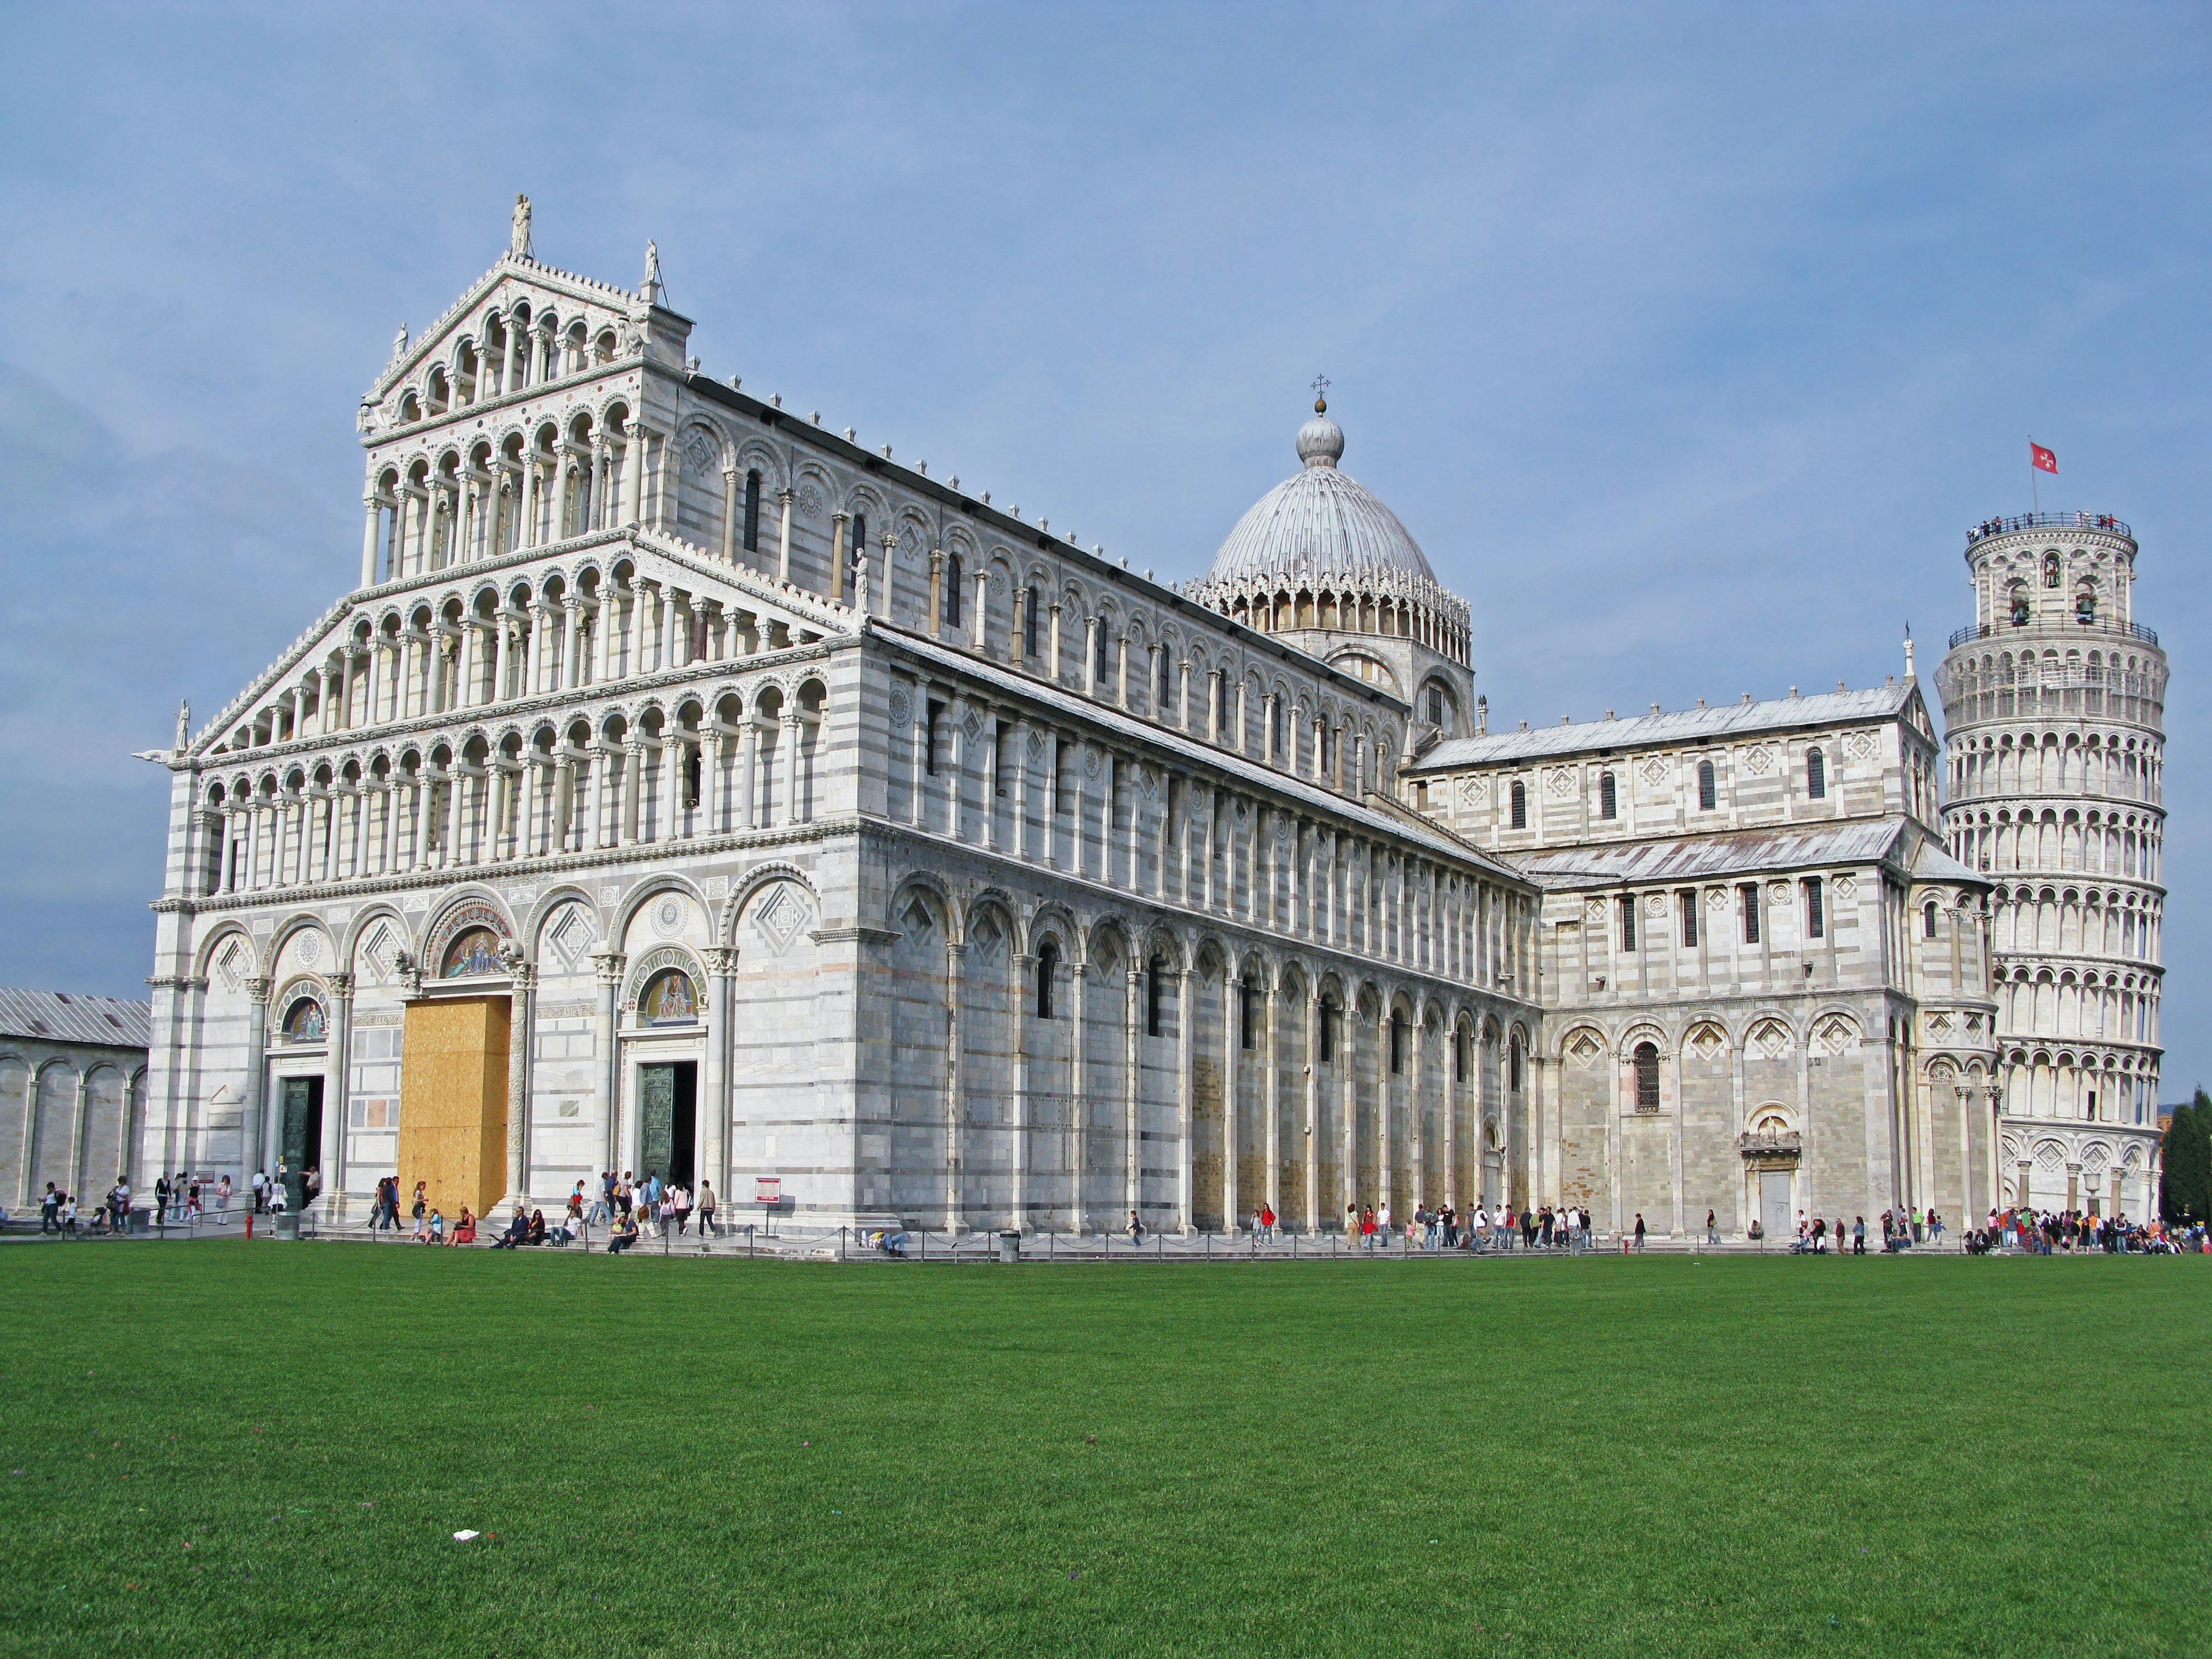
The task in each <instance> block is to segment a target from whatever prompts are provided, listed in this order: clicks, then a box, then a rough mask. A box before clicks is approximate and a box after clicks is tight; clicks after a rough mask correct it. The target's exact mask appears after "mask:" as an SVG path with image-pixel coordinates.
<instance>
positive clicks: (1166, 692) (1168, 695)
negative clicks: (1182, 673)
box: [1152, 646, 1175, 715]
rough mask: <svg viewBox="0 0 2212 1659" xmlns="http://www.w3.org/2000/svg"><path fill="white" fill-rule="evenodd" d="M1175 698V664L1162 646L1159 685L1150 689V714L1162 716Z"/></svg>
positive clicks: (1166, 649)
mask: <svg viewBox="0 0 2212 1659" xmlns="http://www.w3.org/2000/svg"><path fill="white" fill-rule="evenodd" d="M1174 696H1175V662H1174V659H1172V658H1171V657H1170V654H1169V652H1168V648H1167V647H1165V646H1162V647H1160V678H1159V684H1157V685H1155V686H1154V687H1153V688H1152V713H1154V714H1161V715H1164V714H1166V713H1167V712H1168V703H1169V702H1170V700H1171V699H1172V698H1173V697H1174Z"/></svg>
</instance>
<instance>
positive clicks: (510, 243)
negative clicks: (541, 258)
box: [507, 191, 530, 259]
mask: <svg viewBox="0 0 2212 1659" xmlns="http://www.w3.org/2000/svg"><path fill="white" fill-rule="evenodd" d="M507 256H508V258H514V259H527V258H529V257H530V198H529V197H527V196H525V195H524V194H522V192H521V191H516V192H515V196H514V218H513V222H511V223H510V224H509V226H508V228H507Z"/></svg>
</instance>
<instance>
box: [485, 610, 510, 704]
mask: <svg viewBox="0 0 2212 1659" xmlns="http://www.w3.org/2000/svg"><path fill="white" fill-rule="evenodd" d="M491 626H492V632H493V634H494V635H495V641H494V644H493V647H492V666H491V696H490V697H489V698H488V699H487V701H488V702H506V701H507V676H508V674H510V673H511V672H513V668H514V624H513V621H512V619H511V617H510V614H509V613H507V612H506V611H501V612H499V613H497V614H495V616H494V617H492V623H491Z"/></svg>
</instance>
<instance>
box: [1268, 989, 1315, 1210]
mask: <svg viewBox="0 0 2212 1659" xmlns="http://www.w3.org/2000/svg"><path fill="white" fill-rule="evenodd" d="M1325 1006H1326V1005H1325V1004H1324V1003H1323V1002H1322V998H1321V990H1320V987H1318V986H1313V987H1308V989H1307V992H1306V1073H1305V1077H1306V1084H1305V1088H1304V1090H1303V1091H1301V1092H1302V1093H1304V1096H1305V1121H1304V1124H1303V1125H1302V1126H1301V1127H1303V1128H1304V1130H1305V1134H1304V1137H1303V1139H1304V1141H1305V1151H1306V1156H1305V1178H1304V1181H1303V1182H1301V1183H1300V1184H1301V1185H1303V1186H1304V1188H1305V1200H1306V1202H1305V1210H1306V1217H1305V1220H1306V1231H1307V1232H1308V1233H1316V1232H1319V1231H1321V1023H1322V1019H1323V1018H1325V1016H1324V1015H1323V1013H1322V1009H1323V1008H1324V1007H1325ZM1282 1207H1283V1206H1281V1205H1277V1206H1275V1212H1276V1213H1277V1214H1280V1213H1282Z"/></svg>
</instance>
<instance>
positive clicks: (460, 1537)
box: [453, 1532, 476, 1544]
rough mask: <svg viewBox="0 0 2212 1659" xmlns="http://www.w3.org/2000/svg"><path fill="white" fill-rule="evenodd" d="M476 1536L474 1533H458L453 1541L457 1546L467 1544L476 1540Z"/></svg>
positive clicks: (454, 1535)
mask: <svg viewBox="0 0 2212 1659" xmlns="http://www.w3.org/2000/svg"><path fill="white" fill-rule="evenodd" d="M475 1536H476V1534H474V1533H473V1532H457V1533H455V1534H453V1541H454V1542H455V1543H456V1544H465V1543H467V1542H468V1541H469V1540H470V1539H471V1538H474V1537H475Z"/></svg>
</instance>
